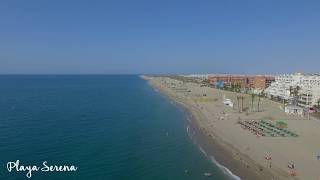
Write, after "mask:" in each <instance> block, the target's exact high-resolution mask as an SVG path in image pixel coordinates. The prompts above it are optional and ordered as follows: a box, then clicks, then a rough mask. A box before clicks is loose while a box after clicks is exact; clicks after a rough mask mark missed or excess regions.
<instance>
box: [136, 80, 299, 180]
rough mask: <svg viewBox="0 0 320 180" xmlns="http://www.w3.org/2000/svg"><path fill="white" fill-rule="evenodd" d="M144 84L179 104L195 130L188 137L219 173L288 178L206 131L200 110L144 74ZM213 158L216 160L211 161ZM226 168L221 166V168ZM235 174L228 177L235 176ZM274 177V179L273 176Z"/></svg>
mask: <svg viewBox="0 0 320 180" xmlns="http://www.w3.org/2000/svg"><path fill="white" fill-rule="evenodd" d="M142 78H143V79H145V80H146V81H147V82H148V84H149V85H150V86H151V87H152V88H154V89H155V90H156V91H157V92H159V93H160V94H161V95H164V96H166V97H168V99H170V100H172V101H173V102H174V103H175V104H176V105H178V106H179V107H181V108H182V109H183V111H185V113H186V117H189V118H190V121H188V122H187V123H188V125H189V126H190V127H191V129H192V131H194V132H195V133H196V135H195V136H192V137H191V140H192V141H193V142H194V143H195V144H196V145H198V146H199V149H200V151H201V152H202V153H204V154H205V155H206V157H207V158H208V159H209V160H211V161H213V163H215V164H216V162H217V163H218V164H216V165H218V166H219V164H220V165H221V166H222V167H220V169H221V170H222V171H223V173H225V174H226V172H225V171H228V170H230V171H231V172H229V173H228V174H227V176H229V177H230V176H232V174H233V175H235V176H237V177H238V179H239V178H241V179H242V180H258V179H259V180H271V179H272V178H274V179H279V178H280V179H289V178H288V176H287V174H286V172H283V171H281V170H275V169H272V170H269V169H267V168H265V167H263V166H261V165H260V164H259V163H257V162H255V161H254V160H253V159H252V158H250V157H248V156H247V155H246V154H244V153H242V152H241V151H240V150H238V149H237V148H236V147H234V146H232V145H231V144H229V143H228V142H226V141H224V140H223V137H220V136H219V135H218V134H217V133H215V132H212V131H209V130H207V128H206V127H205V125H204V124H203V123H202V120H203V119H206V117H205V116H204V115H203V113H202V112H201V110H200V109H197V108H194V107H191V106H190V105H189V104H188V103H186V102H184V101H183V99H179V98H177V97H175V96H174V94H172V93H170V92H168V90H166V89H164V88H162V87H159V86H157V85H156V84H155V83H154V82H152V81H151V80H150V79H148V77H142ZM214 161H216V162H214ZM223 167H224V168H226V169H224V168H223ZM237 177H232V179H236V178H237ZM275 177H276V178H275ZM290 179H296V178H295V177H290Z"/></svg>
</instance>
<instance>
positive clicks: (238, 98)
mask: <svg viewBox="0 0 320 180" xmlns="http://www.w3.org/2000/svg"><path fill="white" fill-rule="evenodd" d="M237 102H238V103H237V104H238V110H239V113H240V103H239V102H240V96H237Z"/></svg>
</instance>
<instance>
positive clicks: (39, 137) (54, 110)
mask: <svg viewBox="0 0 320 180" xmlns="http://www.w3.org/2000/svg"><path fill="white" fill-rule="evenodd" d="M17 160H19V161H20V165H23V166H29V165H36V166H38V167H40V168H41V167H43V165H42V163H43V162H44V161H47V165H49V166H51V165H52V166H54V165H74V166H76V167H78V169H77V171H74V172H44V171H41V170H39V171H33V172H32V176H31V178H30V179H34V180H43V179H46V180H56V179H62V180H72V179H74V180H82V179H83V180H86V179H90V180H151V179H152V180H202V179H203V180H204V179H214V180H225V179H228V178H227V177H226V175H224V173H223V172H222V171H221V170H220V169H219V168H218V167H217V166H216V165H215V164H213V163H212V162H211V160H210V159H209V158H207V157H205V155H204V154H203V153H201V151H200V150H199V147H198V145H196V144H194V143H193V142H192V140H191V139H190V138H189V136H188V133H187V131H186V113H184V112H183V110H182V109H180V108H179V107H177V106H176V105H174V104H172V103H171V102H170V100H168V99H167V98H165V97H163V96H162V95H160V94H159V93H158V92H156V91H155V90H154V89H152V87H150V86H149V85H148V84H147V82H146V81H145V80H143V79H141V78H140V77H139V76H136V75H2V76H0V163H1V166H0V179H6V180H16V179H28V178H27V176H26V174H27V171H19V172H17V171H16V170H15V169H12V171H11V172H9V171H8V169H7V163H8V162H16V161H17ZM186 170H187V171H188V172H187V173H186V172H185V171H186ZM204 172H210V173H212V177H205V176H204V175H203V173H204Z"/></svg>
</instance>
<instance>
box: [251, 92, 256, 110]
mask: <svg viewBox="0 0 320 180" xmlns="http://www.w3.org/2000/svg"><path fill="white" fill-rule="evenodd" d="M255 96H256V95H255V94H253V93H252V94H251V110H252V111H253V102H254V98H255Z"/></svg>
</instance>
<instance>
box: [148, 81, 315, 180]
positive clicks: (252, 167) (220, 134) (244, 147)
mask: <svg viewBox="0 0 320 180" xmlns="http://www.w3.org/2000/svg"><path fill="white" fill-rule="evenodd" d="M147 80H148V81H149V83H150V84H151V85H152V86H153V87H155V88H157V89H158V90H159V91H160V92H161V93H162V94H164V95H166V96H168V97H169V98H170V99H172V100H173V101H175V102H176V103H178V104H179V105H181V106H183V107H184V108H186V109H187V110H188V111H189V112H190V114H192V117H193V118H192V121H191V125H192V127H193V129H195V130H197V131H196V132H197V136H194V137H193V138H194V140H195V141H196V143H198V144H199V145H200V146H201V147H202V148H203V149H204V150H205V152H206V153H207V155H208V157H210V156H211V155H213V156H214V157H215V159H216V160H217V161H218V162H219V163H220V164H222V165H224V166H226V167H228V168H229V169H230V170H231V171H232V172H233V173H234V174H236V175H238V176H240V177H241V178H242V179H245V180H251V179H252V180H257V179H262V180H264V179H266V180H267V179H268V180H270V179H272V178H274V180H276V179H308V180H309V179H310V180H313V179H315V180H318V178H319V177H320V172H318V171H319V169H320V161H317V160H316V158H315V156H316V153H317V150H319V151H320V144H319V143H318V142H319V141H318V139H320V131H319V129H320V123H319V122H316V121H313V120H307V118H302V117H296V116H288V115H286V114H285V113H283V111H282V110H281V109H280V108H279V106H280V104H279V103H275V102H271V101H269V100H263V103H262V105H261V106H262V109H263V110H262V111H261V112H258V113H249V114H245V113H238V109H237V107H238V105H237V104H235V107H234V108H231V107H226V106H225V105H223V104H222V96H227V98H230V99H231V100H232V101H233V102H236V98H235V97H236V95H237V94H235V93H232V92H226V91H221V90H216V89H212V88H207V87H199V85H197V84H192V83H187V84H184V85H183V86H184V87H187V88H188V89H190V90H191V92H190V93H181V92H176V91H173V90H172V89H170V87H168V85H164V84H163V81H164V80H165V81H166V82H169V83H171V82H175V83H176V81H175V80H172V79H169V78H163V77H157V78H147ZM203 93H204V94H206V95H207V96H208V98H213V99H214V98H216V99H218V100H217V101H205V102H202V101H201V102H198V101H195V100H194V97H199V96H202V94H203ZM244 104H245V106H250V100H249V98H248V97H247V100H246V101H245V103H244ZM222 112H223V114H222ZM221 116H223V117H224V118H225V119H224V120H220V117H221ZM238 118H241V119H246V118H247V119H255V120H258V119H270V120H271V121H272V120H274V119H279V118H280V119H284V120H285V121H287V122H288V125H289V128H290V130H293V131H294V132H297V133H298V134H299V137H298V138H292V137H260V138H258V137H256V136H255V135H253V134H252V133H251V132H249V131H247V130H244V129H242V128H241V127H240V126H239V124H236V122H237V120H238ZM266 153H268V154H271V155H272V158H273V159H272V161H271V162H272V163H271V168H270V161H266V160H265V159H264V156H265V155H266ZM290 161H293V162H295V165H296V169H295V171H296V173H297V176H296V177H290V176H288V173H287V172H288V168H287V164H288V162H290Z"/></svg>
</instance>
